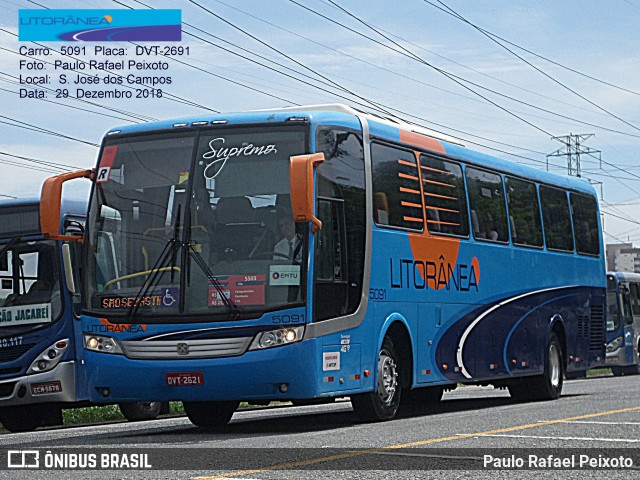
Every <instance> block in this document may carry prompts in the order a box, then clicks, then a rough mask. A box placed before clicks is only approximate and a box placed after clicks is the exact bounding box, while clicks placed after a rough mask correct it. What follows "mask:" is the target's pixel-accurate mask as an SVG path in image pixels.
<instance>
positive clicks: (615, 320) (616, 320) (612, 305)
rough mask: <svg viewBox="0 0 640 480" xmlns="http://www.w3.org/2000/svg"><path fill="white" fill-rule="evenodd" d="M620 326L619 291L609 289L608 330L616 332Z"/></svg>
mask: <svg viewBox="0 0 640 480" xmlns="http://www.w3.org/2000/svg"><path fill="white" fill-rule="evenodd" d="M618 328H620V313H619V310H618V292H617V291H616V290H608V291H607V332H615V331H616V330H618Z"/></svg>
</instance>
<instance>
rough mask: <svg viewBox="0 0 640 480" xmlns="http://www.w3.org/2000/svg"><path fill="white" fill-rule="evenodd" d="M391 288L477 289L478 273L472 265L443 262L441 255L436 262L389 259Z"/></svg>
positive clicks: (462, 290) (463, 290) (466, 290)
mask: <svg viewBox="0 0 640 480" xmlns="http://www.w3.org/2000/svg"><path fill="white" fill-rule="evenodd" d="M389 273H390V281H391V288H413V289H416V290H424V289H427V288H430V289H432V290H440V289H442V288H445V289H446V290H451V289H452V288H453V289H454V290H457V291H461V292H468V291H470V290H471V289H475V291H476V292H477V291H478V275H477V273H476V271H475V267H474V266H473V265H465V264H462V263H457V264H455V265H452V264H450V263H448V262H445V258H444V257H443V256H442V255H441V256H440V258H438V261H437V262H433V261H431V260H416V259H413V258H410V259H408V258H399V259H394V258H390V259H389Z"/></svg>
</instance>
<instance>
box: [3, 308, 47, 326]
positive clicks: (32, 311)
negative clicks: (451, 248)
mask: <svg viewBox="0 0 640 480" xmlns="http://www.w3.org/2000/svg"><path fill="white" fill-rule="evenodd" d="M49 322H51V304H50V303H38V304H34V305H24V306H22V305H20V306H13V307H0V327H8V326H11V327H14V326H16V325H27V324H31V323H49Z"/></svg>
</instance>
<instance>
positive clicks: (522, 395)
mask: <svg viewBox="0 0 640 480" xmlns="http://www.w3.org/2000/svg"><path fill="white" fill-rule="evenodd" d="M563 374H564V358H563V355H562V345H561V344H560V339H559V338H558V336H557V335H556V334H555V333H552V334H551V336H550V337H549V343H548V344H547V349H546V352H545V363H544V373H543V374H542V375H538V376H535V377H528V378H522V379H518V380H516V381H514V382H513V383H512V384H511V385H509V393H510V394H511V397H512V398H514V399H515V400H557V399H558V398H560V394H561V393H562V385H563V378H564V375H563Z"/></svg>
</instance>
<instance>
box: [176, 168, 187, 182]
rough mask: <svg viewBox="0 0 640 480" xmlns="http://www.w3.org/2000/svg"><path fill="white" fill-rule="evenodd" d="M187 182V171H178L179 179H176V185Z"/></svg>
mask: <svg viewBox="0 0 640 480" xmlns="http://www.w3.org/2000/svg"><path fill="white" fill-rule="evenodd" d="M187 180H189V170H180V178H178V184H180V183H184V182H186V181H187Z"/></svg>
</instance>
